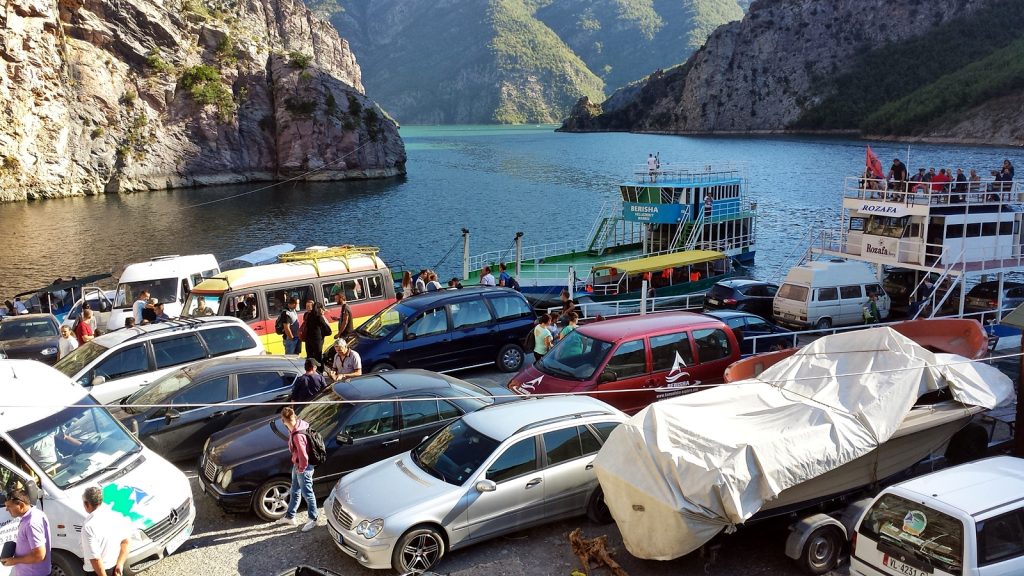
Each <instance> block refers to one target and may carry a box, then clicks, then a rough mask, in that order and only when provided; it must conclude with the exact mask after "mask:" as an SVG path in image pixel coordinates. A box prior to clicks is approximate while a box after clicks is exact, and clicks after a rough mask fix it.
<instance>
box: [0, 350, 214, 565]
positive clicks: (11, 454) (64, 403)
mask: <svg viewBox="0 0 1024 576" xmlns="http://www.w3.org/2000/svg"><path fill="white" fill-rule="evenodd" d="M0 388H2V389H3V390H5V391H7V393H6V394H5V395H4V398H5V400H4V401H3V406H2V407H0V491H3V492H5V493H6V492H7V491H9V490H13V489H15V488H25V489H27V490H28V492H29V493H30V494H37V495H38V500H37V502H36V506H37V507H39V508H40V509H41V510H42V511H43V512H45V513H46V516H47V518H48V519H49V522H50V543H51V561H52V562H53V569H54V573H55V574H81V573H82V566H83V563H84V562H83V560H82V534H81V531H82V523H83V522H84V521H85V517H86V513H85V508H83V506H82V494H83V493H84V492H85V489H86V488H88V487H89V486H100V487H101V488H102V489H103V501H104V502H105V503H106V504H108V505H110V507H111V508H112V509H113V510H114V511H115V512H118V513H120V514H122V515H124V516H125V517H126V518H127V519H128V520H129V521H130V522H131V523H132V524H133V525H134V527H135V528H136V530H135V532H134V533H133V535H132V537H131V539H130V540H129V548H128V550H129V552H128V561H127V562H126V566H125V568H126V570H125V572H126V573H131V572H129V571H128V569H133V570H132V571H137V570H140V569H143V568H146V567H148V566H149V565H150V564H152V563H153V562H155V561H157V560H159V559H160V558H163V557H164V556H166V555H167V554H170V553H172V552H174V551H175V550H177V549H178V547H180V546H181V545H182V544H183V543H184V542H185V541H186V540H187V539H188V537H189V536H190V535H191V534H192V524H193V522H194V521H195V516H196V510H195V506H194V505H193V502H192V490H191V488H190V487H189V483H188V479H187V478H186V477H185V475H184V474H183V473H182V472H181V471H180V470H178V469H177V468H175V467H174V466H172V465H171V464H170V463H169V462H167V461H166V460H164V459H163V458H161V457H160V456H159V455H157V454H156V453H155V452H153V451H152V450H150V449H149V448H146V446H145V445H143V444H142V443H140V442H139V441H138V440H137V439H136V438H135V437H134V436H132V435H131V434H130V433H128V431H127V430H125V428H124V427H123V426H121V424H119V423H118V422H117V420H115V419H114V418H113V417H112V416H111V415H110V413H109V412H107V410H106V409H105V408H104V407H102V406H100V405H98V404H96V401H95V400H93V399H92V397H90V396H89V394H88V393H87V392H86V391H85V390H84V389H83V388H82V387H80V386H78V385H77V384H75V383H74V382H72V381H71V380H70V379H69V378H68V377H67V376H64V375H63V374H61V373H60V372H57V371H56V370H54V369H53V368H50V367H49V366H45V365H43V364H40V363H39V362H34V361H30V360H0ZM17 531H18V522H17V520H15V519H12V518H11V516H10V515H9V514H8V513H7V511H6V510H4V509H0V543H3V542H7V541H11V540H14V539H15V538H16V536H17ZM10 572H11V569H10V568H6V567H3V566H0V576H7V574H10Z"/></svg>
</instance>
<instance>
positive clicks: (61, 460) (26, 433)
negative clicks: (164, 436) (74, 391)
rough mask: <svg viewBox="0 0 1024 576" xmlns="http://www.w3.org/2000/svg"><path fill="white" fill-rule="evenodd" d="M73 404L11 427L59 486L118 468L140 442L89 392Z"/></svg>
mask: <svg viewBox="0 0 1024 576" xmlns="http://www.w3.org/2000/svg"><path fill="white" fill-rule="evenodd" d="M78 404H80V405H83V406H71V407H68V408H65V409H63V410H61V411H60V412H57V413H56V414H53V415H51V416H48V417H46V418H43V419H40V420H37V421H35V422H33V423H31V424H29V425H28V426H24V427H22V428H18V429H16V430H12V431H11V433H10V434H11V437H12V438H13V439H14V441H15V442H17V443H18V445H20V446H21V447H22V449H24V450H25V452H27V453H28V455H29V456H31V457H32V460H33V461H35V463H36V464H38V465H39V468H41V469H42V470H43V472H44V473H45V474H46V475H47V476H49V477H50V479H51V480H53V482H54V484H56V485H57V486H58V487H60V488H67V487H69V486H73V485H75V484H80V483H82V482H86V481H88V480H90V479H91V478H93V477H95V476H97V475H99V474H102V473H104V472H107V471H110V470H114V469H116V466H117V463H118V462H119V461H120V460H122V459H124V458H125V457H126V456H128V455H129V454H134V453H135V452H138V451H140V450H142V447H141V446H140V445H139V443H138V442H136V441H135V439H134V438H132V436H131V435H130V434H128V432H127V431H125V429H124V428H122V427H121V425H120V424H118V423H117V421H115V420H114V418H113V417H111V415H110V413H109V412H107V410H106V409H105V408H102V407H100V406H97V405H96V401H95V400H93V399H92V398H91V397H89V396H85V397H83V398H82V399H81V400H79V401H78Z"/></svg>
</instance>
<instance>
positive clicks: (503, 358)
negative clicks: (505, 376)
mask: <svg viewBox="0 0 1024 576" xmlns="http://www.w3.org/2000/svg"><path fill="white" fill-rule="evenodd" d="M525 359H526V352H524V351H523V348H522V346H519V345H518V344H505V345H504V346H502V347H501V350H498V357H497V359H495V361H494V363H495V364H497V365H498V370H501V371H502V372H518V371H519V369H520V368H522V367H523V361H524V360H525Z"/></svg>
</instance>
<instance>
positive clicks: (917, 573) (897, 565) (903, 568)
mask: <svg viewBox="0 0 1024 576" xmlns="http://www.w3.org/2000/svg"><path fill="white" fill-rule="evenodd" d="M882 563H883V564H885V567H886V568H890V569H892V570H895V571H896V573H897V574H902V575H903V576H925V571H924V570H918V569H917V568H914V567H913V566H907V565H906V564H904V563H903V562H900V561H899V560H897V559H895V558H893V557H892V556H889V555H888V554H886V555H885V556H883V557H882Z"/></svg>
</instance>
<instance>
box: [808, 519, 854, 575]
mask: <svg viewBox="0 0 1024 576" xmlns="http://www.w3.org/2000/svg"><path fill="white" fill-rule="evenodd" d="M845 543H846V538H845V537H844V536H843V533H842V532H841V531H840V530H839V528H836V527H835V526H822V527H821V528H818V529H817V530H815V531H814V532H811V534H810V535H809V536H808V537H807V542H805V543H804V549H803V550H801V551H800V558H799V559H798V560H797V563H798V564H799V565H800V569H801V570H803V572H804V573H805V574H811V575H812V576H820V575H821V574H828V573H829V572H831V571H832V569H833V568H835V567H836V566H838V565H839V559H840V558H842V555H843V547H844V545H845Z"/></svg>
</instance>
